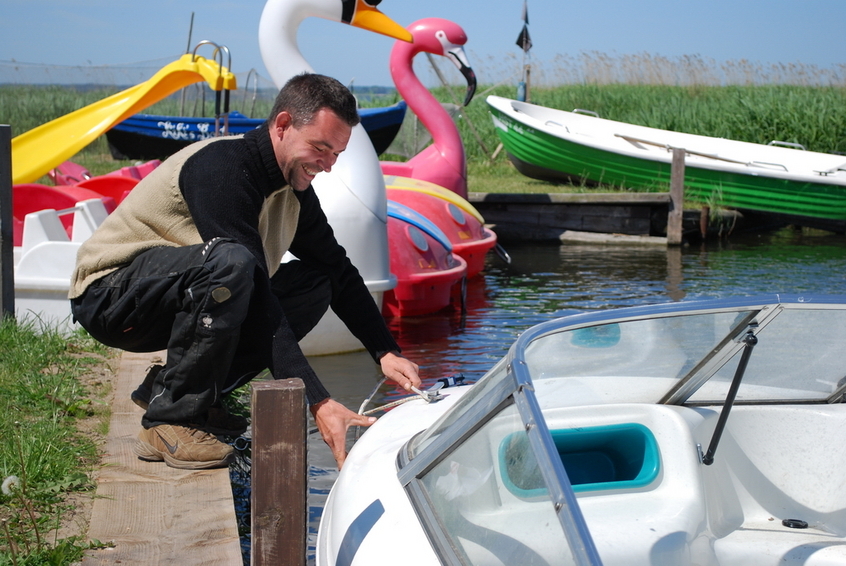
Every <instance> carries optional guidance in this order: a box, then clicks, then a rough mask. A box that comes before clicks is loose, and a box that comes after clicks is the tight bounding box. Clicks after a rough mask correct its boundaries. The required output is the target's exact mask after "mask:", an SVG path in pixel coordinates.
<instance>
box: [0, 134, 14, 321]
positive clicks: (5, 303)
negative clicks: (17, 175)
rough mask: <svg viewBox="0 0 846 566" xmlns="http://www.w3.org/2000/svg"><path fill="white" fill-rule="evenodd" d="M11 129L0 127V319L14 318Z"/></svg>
mask: <svg viewBox="0 0 846 566" xmlns="http://www.w3.org/2000/svg"><path fill="white" fill-rule="evenodd" d="M12 237H13V232H12V127H11V126H9V125H6V124H2V125H0V319H3V318H5V317H7V316H11V317H14V316H15V263H14V261H15V260H14V249H13V247H12V246H14V241H13V240H12Z"/></svg>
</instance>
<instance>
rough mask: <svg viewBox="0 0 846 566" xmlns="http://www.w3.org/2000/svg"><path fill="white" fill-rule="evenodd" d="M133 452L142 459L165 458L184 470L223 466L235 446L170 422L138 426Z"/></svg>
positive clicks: (229, 461)
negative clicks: (150, 426)
mask: <svg viewBox="0 0 846 566" xmlns="http://www.w3.org/2000/svg"><path fill="white" fill-rule="evenodd" d="M135 454H137V455H138V457H139V458H141V459H142V460H147V461H149V462H161V461H164V462H165V464H167V465H168V466H170V467H171V468H180V469H183V470H205V469H208V468H223V467H226V466H228V465H229V464H231V463H232V461H233V460H234V459H235V451H234V449H233V448H232V447H231V446H229V445H228V444H225V443H223V442H221V441H219V440H218V439H217V438H215V436H214V435H213V434H209V433H208V432H205V431H202V430H197V429H195V428H189V427H186V426H179V425H170V424H163V425H158V426H154V427H152V428H144V429H141V432H140V433H139V434H138V442H137V443H136V444H135Z"/></svg>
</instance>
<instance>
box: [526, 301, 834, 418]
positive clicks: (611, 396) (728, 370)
mask: <svg viewBox="0 0 846 566" xmlns="http://www.w3.org/2000/svg"><path fill="white" fill-rule="evenodd" d="M750 330H751V331H752V332H753V333H754V334H756V336H757V338H758V341H757V346H756V348H755V353H754V355H752V356H751V358H750V361H749V365H748V367H747V369H746V372H745V374H744V377H743V383H742V385H741V387H740V390H739V392H738V396H737V402H738V403H743V402H769V403H772V402H782V403H786V402H794V401H825V400H828V399H829V398H830V397H832V395H834V394H835V393H836V392H838V390H839V388H840V386H841V385H843V384H844V383H846V378H845V377H844V376H846V311H844V310H842V309H836V308H831V306H830V305H816V308H795V306H794V305H786V306H781V307H778V308H774V309H762V310H760V311H759V310H755V309H737V310H730V311H719V312H702V313H697V314H683V315H676V316H662V317H650V318H642V319H635V320H622V321H613V322H607V323H602V324H596V325H591V326H583V327H579V328H566V329H562V330H559V331H555V332H549V333H547V334H545V335H543V336H540V337H538V338H537V339H535V340H533V341H531V342H530V343H529V344H528V346H527V347H526V349H525V362H526V364H527V366H528V368H529V373H530V375H531V378H532V381H533V382H535V383H536V384H537V385H538V391H539V394H538V397H539V400H540V403H541V406H542V407H545V406H551V407H561V406H562V405H563V406H573V405H585V404H600V403H658V402H669V403H677V404H678V403H685V402H688V403H695V404H708V403H722V402H723V401H724V400H725V399H726V394H727V392H728V387H729V384H730V382H731V379H732V377H733V376H734V374H735V370H736V368H737V364H738V361H739V360H740V354H741V351H742V345H741V343H740V341H739V338H740V337H741V336H742V335H743V334H744V333H745V332H747V331H750ZM545 381H548V383H544V382H545ZM553 382H554V383H553ZM541 392H543V393H541ZM673 392H676V394H675V395H673Z"/></svg>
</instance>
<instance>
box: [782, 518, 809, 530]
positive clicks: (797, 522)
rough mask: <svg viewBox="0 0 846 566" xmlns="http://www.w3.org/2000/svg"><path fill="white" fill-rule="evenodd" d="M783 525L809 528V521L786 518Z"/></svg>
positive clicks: (793, 527)
mask: <svg viewBox="0 0 846 566" xmlns="http://www.w3.org/2000/svg"><path fill="white" fill-rule="evenodd" d="M781 524H782V525H784V526H785V527H788V528H791V529H807V528H808V523H807V522H805V521H803V520H802V519H784V520H783V521H782V522H781Z"/></svg>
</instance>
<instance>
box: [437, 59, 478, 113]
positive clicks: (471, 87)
mask: <svg viewBox="0 0 846 566" xmlns="http://www.w3.org/2000/svg"><path fill="white" fill-rule="evenodd" d="M444 53H446V56H447V58H448V59H449V60H450V61H452V62H453V64H455V66H456V67H458V70H459V71H461V74H462V75H464V80H466V81H467V94H465V95H464V106H467V105H468V104H470V101H471V100H473V95H474V94H476V73H474V72H473V69H471V68H470V64H469V63H468V62H467V55H466V54H465V53H464V48H462V47H461V46H460V45H451V46H450V47H449V48H448V49H446V50H445V51H444Z"/></svg>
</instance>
